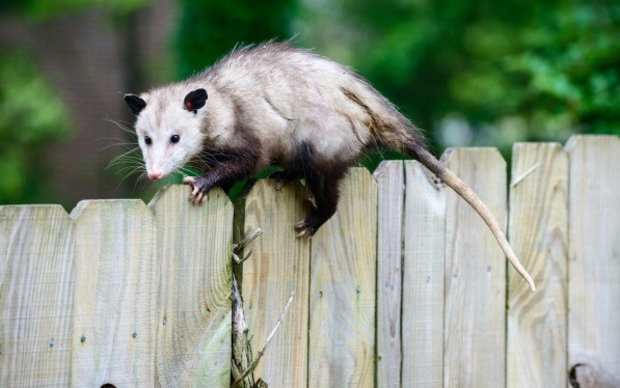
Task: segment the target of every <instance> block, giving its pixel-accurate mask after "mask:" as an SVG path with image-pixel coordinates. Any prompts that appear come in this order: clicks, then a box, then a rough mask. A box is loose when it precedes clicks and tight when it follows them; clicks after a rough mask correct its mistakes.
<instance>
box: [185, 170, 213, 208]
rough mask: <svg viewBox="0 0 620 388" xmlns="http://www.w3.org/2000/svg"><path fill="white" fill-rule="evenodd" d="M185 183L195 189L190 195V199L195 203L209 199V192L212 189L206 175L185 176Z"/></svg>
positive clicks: (198, 203)
mask: <svg viewBox="0 0 620 388" xmlns="http://www.w3.org/2000/svg"><path fill="white" fill-rule="evenodd" d="M183 183H185V184H189V185H191V186H192V188H193V190H192V192H191V193H190V195H189V201H190V202H192V204H193V205H200V204H202V203H203V202H204V201H205V200H206V199H207V193H208V192H209V190H210V189H211V185H210V184H209V181H208V180H207V179H205V178H204V177H198V178H196V177H185V178H183Z"/></svg>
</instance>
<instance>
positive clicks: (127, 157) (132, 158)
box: [106, 147, 142, 169]
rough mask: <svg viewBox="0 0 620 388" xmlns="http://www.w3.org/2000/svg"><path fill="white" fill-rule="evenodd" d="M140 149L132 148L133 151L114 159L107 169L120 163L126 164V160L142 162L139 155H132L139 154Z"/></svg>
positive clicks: (130, 150)
mask: <svg viewBox="0 0 620 388" xmlns="http://www.w3.org/2000/svg"><path fill="white" fill-rule="evenodd" d="M139 150H140V149H139V148H138V147H132V148H131V149H129V150H128V151H125V152H123V153H122V154H120V155H118V156H116V157H114V158H113V159H112V160H110V162H109V163H108V165H107V166H106V169H108V168H110V167H112V166H114V165H116V164H117V163H120V162H124V161H126V160H128V161H136V160H139V161H141V162H142V158H141V157H139V156H138V155H132V153H133V152H137V151H139Z"/></svg>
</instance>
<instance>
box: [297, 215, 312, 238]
mask: <svg viewBox="0 0 620 388" xmlns="http://www.w3.org/2000/svg"><path fill="white" fill-rule="evenodd" d="M308 221H309V220H308V219H305V220H301V221H298V222H297V223H296V224H295V230H296V231H297V232H299V233H297V238H308V237H312V236H313V235H314V233H315V232H316V229H317V228H316V227H315V226H313V225H312V223H311V222H308Z"/></svg>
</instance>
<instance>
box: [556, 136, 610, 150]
mask: <svg viewBox="0 0 620 388" xmlns="http://www.w3.org/2000/svg"><path fill="white" fill-rule="evenodd" d="M618 142H620V136H617V135H572V136H571V137H569V138H568V141H567V142H566V145H565V146H564V149H566V151H567V152H573V150H576V149H577V148H578V147H583V146H584V145H593V146H594V145H595V144H596V145H601V146H604V145H605V144H607V145H609V146H610V147H618V145H617V143H618Z"/></svg>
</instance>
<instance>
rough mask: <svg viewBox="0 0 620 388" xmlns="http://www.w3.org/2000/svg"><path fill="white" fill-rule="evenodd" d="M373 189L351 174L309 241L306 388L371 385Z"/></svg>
mask: <svg viewBox="0 0 620 388" xmlns="http://www.w3.org/2000/svg"><path fill="white" fill-rule="evenodd" d="M376 231H377V187H376V184H375V182H374V181H373V180H372V177H371V176H370V173H368V171H367V170H365V169H363V168H354V169H351V170H350V171H349V174H348V176H347V177H346V178H345V179H344V181H343V182H342V190H341V198H340V204H339V207H338V212H337V213H336V214H335V215H334V216H333V217H332V218H331V219H330V220H329V221H328V222H327V223H325V225H323V227H321V228H320V229H319V230H318V232H317V233H316V234H315V236H314V237H313V238H312V241H311V259H312V260H311V266H310V270H311V275H310V334H309V367H308V386H309V387H346V386H356V387H372V386H373V385H374V381H375V301H376V292H375V286H376V283H375V282H376Z"/></svg>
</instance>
